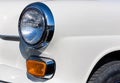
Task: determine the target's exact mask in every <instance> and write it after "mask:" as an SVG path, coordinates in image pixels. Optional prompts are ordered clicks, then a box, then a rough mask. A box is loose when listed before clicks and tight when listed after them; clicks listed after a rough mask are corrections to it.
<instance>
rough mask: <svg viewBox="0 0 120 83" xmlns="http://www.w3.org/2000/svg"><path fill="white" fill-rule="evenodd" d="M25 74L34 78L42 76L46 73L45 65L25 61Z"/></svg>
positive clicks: (34, 61)
mask: <svg viewBox="0 0 120 83" xmlns="http://www.w3.org/2000/svg"><path fill="white" fill-rule="evenodd" d="M26 66H27V72H28V73H30V74H32V75H34V76H41V77H42V76H44V75H45V73H46V63H44V62H41V61H36V60H27V61H26Z"/></svg>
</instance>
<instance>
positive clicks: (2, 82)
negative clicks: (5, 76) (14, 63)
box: [0, 80, 11, 83]
mask: <svg viewBox="0 0 120 83" xmlns="http://www.w3.org/2000/svg"><path fill="white" fill-rule="evenodd" d="M0 83H11V82H7V81H2V80H0Z"/></svg>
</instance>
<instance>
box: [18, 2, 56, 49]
mask: <svg viewBox="0 0 120 83" xmlns="http://www.w3.org/2000/svg"><path fill="white" fill-rule="evenodd" d="M29 10H36V11H38V12H40V13H41V14H42V15H43V17H44V22H45V27H44V30H43V33H42V35H41V38H40V40H39V41H38V42H36V43H35V44H30V43H28V42H26V40H25V39H24V37H23V35H22V32H21V19H22V16H23V15H24V14H25V13H26V12H27V11H29ZM53 34H54V18H53V14H52V12H51V10H50V9H49V8H48V7H47V6H46V5H45V4H43V3H40V2H36V3H32V4H30V5H28V6H27V7H26V8H25V9H24V10H23V12H22V14H21V16H20V19H19V35H20V40H21V42H25V43H24V44H27V46H30V47H32V48H35V49H40V48H45V47H47V46H48V44H49V42H50V41H51V39H52V37H53Z"/></svg>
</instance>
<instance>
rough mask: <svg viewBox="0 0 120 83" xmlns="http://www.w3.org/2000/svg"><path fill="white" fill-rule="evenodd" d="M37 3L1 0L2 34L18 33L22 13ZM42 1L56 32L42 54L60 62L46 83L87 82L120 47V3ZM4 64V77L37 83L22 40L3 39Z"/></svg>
mask: <svg viewBox="0 0 120 83" xmlns="http://www.w3.org/2000/svg"><path fill="white" fill-rule="evenodd" d="M38 1H39V0H38ZM33 2H36V1H34V0H26V1H22V0H21V1H6V0H5V1H0V34H5V35H18V20H19V16H20V14H21V12H22V10H23V9H24V8H25V6H27V5H28V4H30V3H33ZM39 2H40V1H39ZM42 2H43V3H45V4H46V5H47V6H48V7H49V8H50V9H51V11H52V13H53V15H54V19H55V33H54V37H53V39H52V41H51V43H50V45H49V46H48V47H47V49H46V50H45V51H44V52H43V54H42V55H41V56H47V57H51V58H53V59H54V60H55V61H56V64H57V67H56V73H55V76H54V78H53V79H51V80H49V81H46V82H45V83H86V81H87V79H88V77H89V75H90V73H91V71H92V69H93V68H94V66H95V64H96V63H97V62H98V61H99V60H100V59H101V58H102V57H103V56H105V55H106V54H108V53H110V52H113V51H116V50H120V23H119V22H120V2H119V1H116V2H113V1H111V2H108V1H106V2H105V1H67V0H66V1H64V0H63V1H55V0H53V1H42ZM0 64H1V65H0V80H4V81H8V82H13V83H34V82H32V81H30V80H29V79H27V77H26V66H25V59H24V58H23V57H22V55H21V53H20V51H19V43H18V42H13V41H4V40H1V39H0ZM39 83H42V82H39Z"/></svg>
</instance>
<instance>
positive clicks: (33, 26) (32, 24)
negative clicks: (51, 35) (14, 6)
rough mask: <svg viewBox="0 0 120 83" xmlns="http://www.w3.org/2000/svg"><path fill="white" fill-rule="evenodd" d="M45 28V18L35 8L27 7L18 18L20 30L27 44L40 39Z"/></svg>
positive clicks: (34, 42)
mask: <svg viewBox="0 0 120 83" xmlns="http://www.w3.org/2000/svg"><path fill="white" fill-rule="evenodd" d="M44 30H45V18H44V16H43V14H42V12H40V11H39V10H37V9H27V10H26V11H25V12H23V14H22V16H21V20H20V32H21V35H22V37H23V39H24V40H25V42H27V43H28V44H36V43H38V42H39V41H40V39H41V37H42V35H43V33H44Z"/></svg>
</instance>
